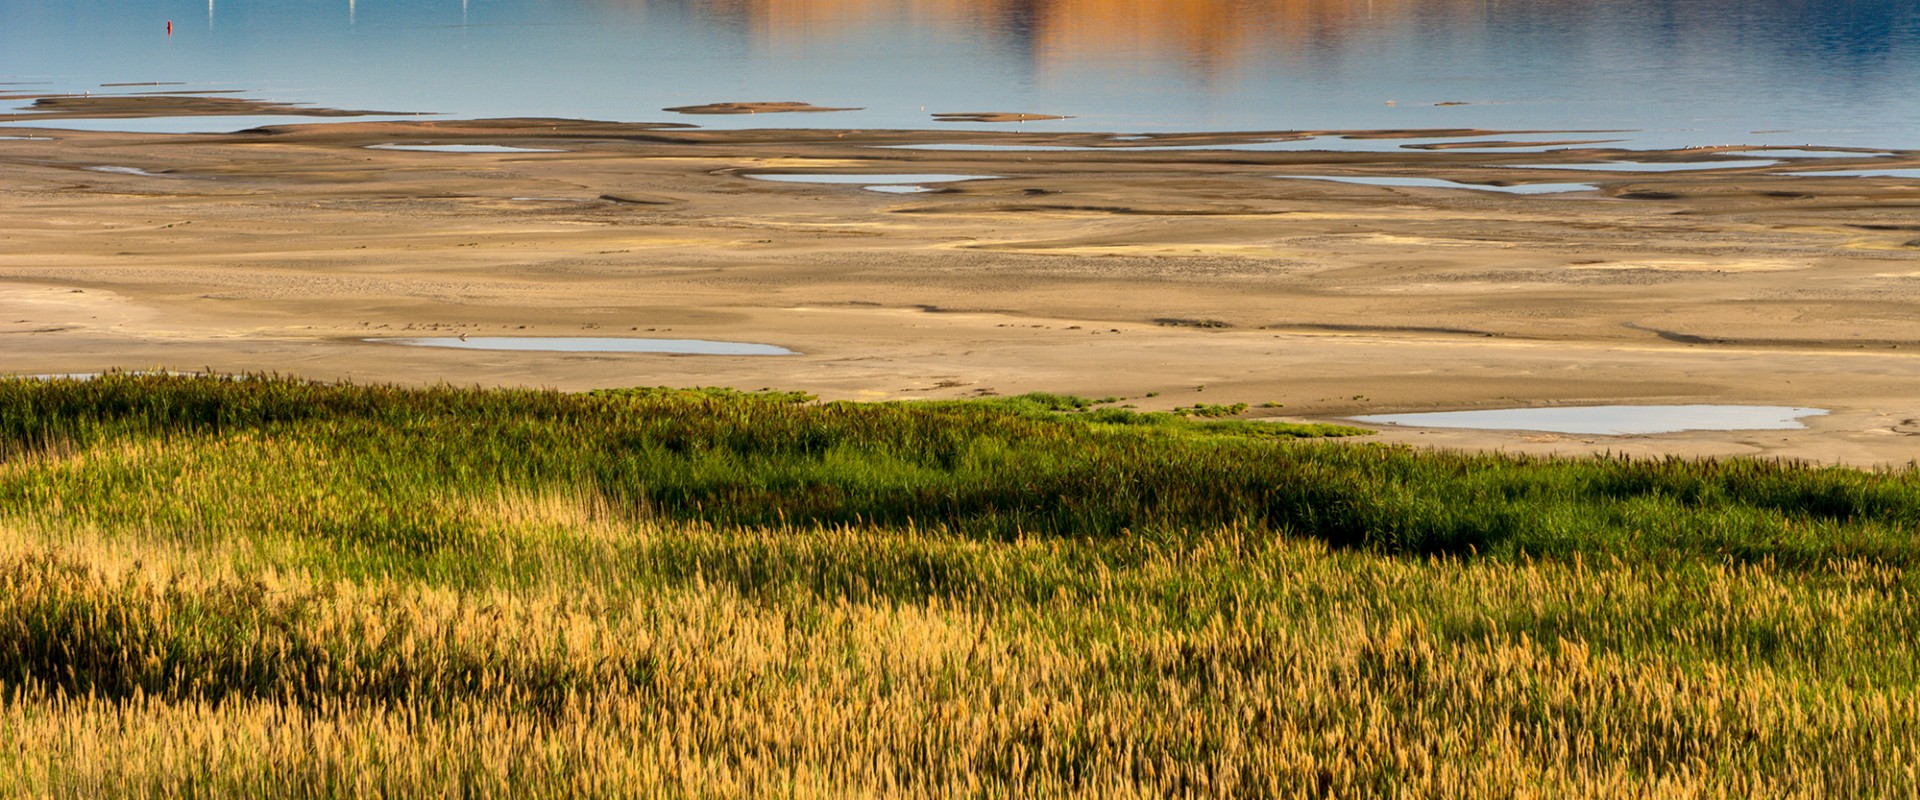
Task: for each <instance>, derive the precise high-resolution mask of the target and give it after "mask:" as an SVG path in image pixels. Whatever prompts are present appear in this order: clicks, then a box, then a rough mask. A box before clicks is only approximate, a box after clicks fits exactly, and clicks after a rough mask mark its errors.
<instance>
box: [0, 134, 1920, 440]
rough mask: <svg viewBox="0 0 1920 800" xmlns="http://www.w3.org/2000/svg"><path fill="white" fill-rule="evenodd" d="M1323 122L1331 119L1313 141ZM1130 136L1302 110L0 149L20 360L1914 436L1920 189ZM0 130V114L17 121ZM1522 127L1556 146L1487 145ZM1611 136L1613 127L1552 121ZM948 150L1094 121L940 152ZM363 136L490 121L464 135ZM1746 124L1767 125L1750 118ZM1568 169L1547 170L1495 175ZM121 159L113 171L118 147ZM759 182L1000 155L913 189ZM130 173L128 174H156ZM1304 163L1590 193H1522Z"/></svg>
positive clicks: (1461, 154) (5, 301) (1918, 436)
mask: <svg viewBox="0 0 1920 800" xmlns="http://www.w3.org/2000/svg"><path fill="white" fill-rule="evenodd" d="M1308 133H1311V132H1308ZM1349 133H1350V134H1352V135H1358V136H1368V137H1386V138H1395V137H1398V138H1405V139H1407V140H1408V141H1409V142H1410V143H1416V144H1421V145H1422V147H1421V148H1420V149H1396V150H1389V151H1388V152H1378V153H1376V152H1312V151H1298V152H1295V151H1252V150H1143V149H1139V148H1141V147H1151V146H1183V145H1195V144H1205V145H1232V144H1244V143H1247V142H1252V141H1259V140H1272V139H1288V138H1296V139H1297V138H1299V137H1300V136H1302V135H1304V134H1303V133H1302V132H1266V133H1262V134H1215V135H1180V136H1166V137H1147V138H1139V137H1114V136H1109V135H1104V134H1078V133H1034V132H1030V131H1023V130H1019V129H1008V130H1004V131H998V130H996V131H954V130H946V131H937V130H936V131H858V130H840V131H835V130H745V131H719V130H705V129H694V128H689V127H686V126H681V125H671V124H664V125H663V124H655V125H630V124H617V123H604V122H590V121H577V120H547V119H516V120H489V121H478V122H417V123H387V122H381V123H372V122H332V123H324V124H315V125H302V126H287V127H274V128H265V129H258V130H254V131H249V132H243V133H237V134H230V135H218V136H214V135H147V134H124V133H89V132H61V131H53V132H49V131H46V130H42V129H35V130H33V131H31V132H23V135H32V136H51V137H52V139H50V140H0V371H4V372H12V373H22V374H30V373H87V372H98V371H101V370H105V369H108V368H115V367H118V368H127V369H146V368H173V369H190V370H197V369H201V368H211V369H213V370H216V371H223V372H244V371H257V372H278V373H292V374H297V375H301V376H306V377H311V378H316V379H327V380H341V379H346V380H354V381H361V382H400V383H409V384H431V383H439V382H447V383H454V384H483V385H530V386H549V387H557V388H562V389H586V388H592V387H604V386H629V385H683V386H684V385H728V386H736V387H741V388H748V389H753V388H760V387H775V388H782V389H798V390H806V391H811V392H815V393H818V394H820V395H821V396H823V397H826V398H855V399H888V398H931V397H966V396H979V395H985V394H1012V393H1019V392H1026V391H1038V390H1044V391H1055V392H1071V393H1076V394H1083V395H1090V396H1095V397H1106V396H1119V397H1125V398H1128V399H1127V400H1126V402H1129V403H1132V404H1134V405H1136V406H1138V407H1141V408H1149V409H1152V408H1172V407H1175V406H1186V405H1192V404H1194V403H1196V402H1201V403H1235V402H1246V403H1249V404H1251V405H1254V406H1260V405H1261V404H1263V403H1279V404H1284V405H1283V406H1282V407H1279V408H1255V409H1254V410H1253V411H1251V412H1249V415H1250V416H1271V417H1275V418H1284V419H1315V420H1320V419H1327V418H1332V417H1340V416H1343V415H1348V414H1363V413H1386V412H1398V411H1429V410H1452V409H1468V408H1498V407H1512V406H1530V405H1568V404H1601V403H1608V404H1611V403H1647V404H1683V403H1752V404H1763V405H1792V406H1816V407H1821V408H1827V409H1831V410H1832V411H1833V413H1832V414H1830V415H1828V416H1825V417H1818V418H1813V419H1811V420H1809V425H1810V427H1809V428H1808V429H1807V430H1804V431H1755V432H1735V433H1725V432H1703V433H1688V434H1670V435H1659V436H1628V437H1599V436H1589V437H1580V436H1567V435H1550V434H1529V433H1509V432H1476V431H1419V430H1392V431H1387V432H1384V433H1382V434H1381V435H1380V436H1378V437H1374V438H1375V439H1377V440H1385V441H1399V442H1410V443H1415V444H1420V445H1433V446H1443V447H1458V448H1476V449H1500V450H1507V451H1513V452H1530V453H1548V452H1553V453H1580V452H1626V453H1636V454H1668V453H1671V454H1683V455H1704V454H1712V455H1727V454H1744V455H1760V456H1784V457H1793V458H1805V459H1811V460H1815V461H1822V462H1844V463H1850V464H1859V465H1883V464H1905V463H1907V462H1909V461H1911V460H1912V459H1914V458H1915V456H1916V454H1920V184H1916V182H1915V181H1912V180H1901V179H1890V178H1848V177H1792V176H1789V175H1783V174H1780V173H1783V172H1790V171H1792V170H1795V169H1800V170H1809V171H1811V170H1832V169H1846V168H1858V167H1861V166H1865V165H1871V166H1873V167H1874V168H1890V167H1913V166H1920V153H1917V152H1902V153H1895V154H1890V155H1881V156H1876V155H1873V154H1871V153H1851V154H1847V155H1843V156H1839V157H1834V156H1831V155H1828V156H1824V157H1816V156H1808V157H1806V158H1804V159H1793V158H1789V159H1785V160H1784V161H1782V163H1781V164H1779V165H1775V166H1768V167H1738V168H1731V169H1721V170H1711V169H1710V170H1684V171H1664V172H1621V171H1594V170H1582V169H1580V168H1579V162H1581V161H1589V162H1594V161H1601V160H1605V159H1609V158H1612V159H1617V160H1632V161H1638V162H1647V163H1659V162H1662V161H1711V160H1714V159H1721V160H1727V161H1743V160H1744V161H1751V160H1753V159H1752V158H1743V157H1742V156H1741V155H1740V152H1739V149H1738V148H1721V149H1708V150H1687V151H1672V152H1645V151H1639V152H1632V153H1626V152H1623V151H1617V150H1610V149H1607V148H1608V146H1607V145H1605V144H1595V145H1576V146H1575V147H1576V149H1573V150H1569V151H1564V152H1558V153H1539V152H1528V151H1525V150H1522V149H1516V148H1500V147H1491V148H1486V149H1484V150H1481V151H1478V152H1468V151H1466V150H1464V149H1462V148H1459V147H1433V146H1431V145H1433V144H1435V143H1434V142H1433V141H1431V140H1433V139H1436V138H1445V137H1447V136H1453V137H1458V138H1465V137H1468V136H1474V135H1487V134H1490V133H1493V132H1486V131H1455V132H1444V133H1434V132H1400V131H1367V132H1349ZM8 134H9V132H8V131H6V130H5V129H0V136H5V135H8ZM1497 138H1499V139H1502V140H1511V141H1518V142H1521V143H1527V142H1529V141H1530V142H1533V143H1537V142H1541V141H1549V140H1551V139H1553V138H1555V137H1552V136H1541V135H1530V136H1521V135H1520V134H1518V133H1514V134H1500V135H1499V136H1498V137H1497ZM1557 138H1559V139H1563V140H1590V139H1600V138H1604V135H1603V134H1578V135H1572V134H1569V135H1563V136H1559V137H1557ZM936 143H960V144H974V145H982V144H1000V145H1014V146H1027V147H1045V148H1059V147H1083V148H1086V149H1078V150H1056V149H1048V150H1038V151H1034V150H1021V149H1018V148H1017V147H1007V148H1004V149H992V150H965V151H940V150H923V149H890V148H888V147H885V146H886V145H913V144H922V145H924V144H936ZM378 144H400V145H414V144H431V145H448V144H458V145H506V146H516V147H527V148H540V149H557V150H562V151H564V152H552V153H444V152H417V151H401V150H383V149H367V146H369V145H378ZM1755 149H1758V148H1755ZM1544 164H1564V165H1567V167H1566V168H1565V169H1537V168H1529V169H1509V168H1507V167H1512V166H1523V165H1544ZM100 167H117V168H127V169H123V170H115V171H99V170H98V168H100ZM756 172H833V173H862V174H866V173H915V174H966V175H994V176H1001V178H1000V179H997V180H975V181H966V182H959V183H949V184H935V185H934V188H935V189H936V191H933V192H929V193H924V194H912V195H899V194H882V193H878V192H871V191H865V190H863V189H861V188H860V187H859V186H858V185H857V184H856V185H821V184H798V183H775V182H768V181H756V180H749V179H747V178H746V177H745V175H747V174H751V173H756ZM141 173H145V174H141ZM1287 175H1296V176H1346V177H1420V178H1441V179H1446V180H1452V181H1460V182H1464V183H1468V184H1473V183H1479V184H1488V185H1506V184H1513V183H1569V182H1582V183H1592V184H1594V185H1595V186H1596V187H1597V188H1596V189H1595V190H1593V191H1585V192H1576V193H1572V194H1555V195H1510V194H1500V193H1494V192H1484V191H1472V190H1470V189H1451V188H1401V187H1392V186H1372V185H1358V184H1351V183H1341V182H1332V181H1322V180H1283V179H1281V178H1282V177H1284V176H1287ZM458 334H468V335H471V336H570V337H578V336H647V337H659V338H675V339H712V340H723V341H740V342H757V343H766V344H773V345H779V346H782V347H787V348H791V349H793V350H797V351H799V352H800V353H801V355H798V356H783V357H779V358H751V357H712V356H679V355H648V354H582V353H528V352H513V351H472V350H453V349H441V348H409V347H402V346H397V345H392V344H380V343H371V342H367V341H365V340H366V339H368V338H372V337H397V336H416V337H417V336H433V335H445V336H453V335H458Z"/></svg>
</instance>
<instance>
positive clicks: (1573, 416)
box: [1348, 405, 1827, 436]
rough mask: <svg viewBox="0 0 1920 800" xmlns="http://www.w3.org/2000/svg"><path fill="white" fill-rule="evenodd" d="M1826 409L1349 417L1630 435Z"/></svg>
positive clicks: (1748, 425) (1762, 425)
mask: <svg viewBox="0 0 1920 800" xmlns="http://www.w3.org/2000/svg"><path fill="white" fill-rule="evenodd" d="M1826 413H1827V411H1826V409H1822V408H1799V407H1793V406H1727V405H1689V406H1563V407H1553V408H1502V409H1489V410H1485V411H1437V412H1430V413H1424V414H1371V415H1367V416H1361V417H1348V419H1350V420H1353V421H1354V422H1364V423H1368V424H1372V425H1402V426H1406V427H1412V428H1466V429H1471V430H1500V431H1541V432H1544V433H1574V434H1589V435H1599V436H1630V435H1642V434H1652V433H1682V432H1685V431H1756V430H1793V429H1801V428H1805V427H1806V425H1804V424H1801V422H1800V418H1801V417H1817V416H1821V415H1824V414H1826Z"/></svg>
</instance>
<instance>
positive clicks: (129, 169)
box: [81, 167, 164, 178]
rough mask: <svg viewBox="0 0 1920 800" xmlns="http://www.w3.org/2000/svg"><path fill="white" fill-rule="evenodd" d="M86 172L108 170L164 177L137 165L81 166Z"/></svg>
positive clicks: (114, 172) (119, 173)
mask: <svg viewBox="0 0 1920 800" xmlns="http://www.w3.org/2000/svg"><path fill="white" fill-rule="evenodd" d="M81 169H84V170H86V171H88V172H110V173H112V174H115V175H145V176H147V177H149V178H159V177H164V176H161V175H155V174H153V173H151V172H148V171H146V170H144V169H141V168H139V167H81Z"/></svg>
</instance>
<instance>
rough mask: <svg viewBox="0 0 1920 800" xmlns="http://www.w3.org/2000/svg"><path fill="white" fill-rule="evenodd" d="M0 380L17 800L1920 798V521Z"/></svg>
mask: <svg viewBox="0 0 1920 800" xmlns="http://www.w3.org/2000/svg"><path fill="white" fill-rule="evenodd" d="M1107 405H1108V404H1105V403H1096V402H1092V401H1088V400H1085V399H1082V398H1074V397H1066V396H1056V395H1039V394H1036V395H1027V396H1023V397H1014V398H993V399H988V400H978V401H966V402H921V403H882V404H854V403H817V402H814V401H813V400H812V399H811V398H808V397H805V396H803V395H795V394H788V393H773V392H761V393H743V392H734V391H727V390H672V389H627V390H618V391H605V392H593V393H587V394H578V395H569V394H561V393H555V392H534V391H517V390H502V391H481V390H466V389H429V390H411V389H399V388H393V387H356V386H326V385H318V384H310V383H302V382H297V381H291V380H281V379H246V380H225V379H210V378H208V379H188V378H177V377H158V376H155V377H136V376H124V375H120V376H108V377H105V378H102V379H100V380H96V381H86V382H75V381H53V382H32V381H11V382H0V793H6V794H9V795H17V796H28V797H80V796H146V797H261V796H276V797H278V796H286V797H343V796H387V797H416V796H418V797H452V796H459V797H516V798H517V797H553V798H560V797H577V796H620V797H626V796H644V797H756V796H804V797H828V796H835V797H838V796H848V795H871V796H888V797H953V796H992V797H1035V798H1039V797H1047V798H1051V797H1088V798H1094V797H1099V798H1106V797H1167V796H1198V795H1209V796H1240V797H1282V796H1313V797H1325V796H1339V797H1371V796H1409V797H1482V796H1493V797H1511V796H1521V795H1533V796H1588V797H1599V796H1621V795H1629V796H1666V795H1674V796H1690V797H1759V796H1766V797H1774V796H1833V797H1882V796H1883V797H1908V796H1912V795H1913V794H1914V792H1915V791H1916V790H1920V784H1917V783H1916V781H1915V773H1914V772H1913V771H1912V769H1911V763H1912V754H1913V753H1914V752H1916V751H1917V750H1920V605H1916V604H1915V603H1914V602H1912V599H1913V597H1914V596H1915V594H1916V593H1920V580H1916V576H1920V571H1917V570H1916V569H1915V567H1916V564H1915V553H1916V549H1917V547H1916V542H1915V540H1914V533H1913V532H1914V530H1915V522H1916V507H1917V506H1920V501H1917V500H1916V486H1915V476H1914V474H1913V473H1912V472H1897V473H1870V472H1862V471H1856V470H1845V469H1834V468H1811V467H1807V466H1804V465H1795V464H1787V463H1775V462H1758V461H1744V460H1727V461H1685V460H1631V459H1622V458H1601V459H1579V460H1558V461H1556V460H1537V459H1517V458H1508V457H1499V456H1463V455H1445V454H1434V453H1424V452H1419V451H1414V450H1409V449H1405V448H1398V447H1390V446H1382V445H1378V444H1371V443H1367V442H1366V441H1364V440H1352V441H1340V442H1334V441H1325V439H1326V438H1328V437H1330V436H1338V435H1344V434H1349V433H1353V432H1354V431H1352V430H1351V429H1344V428H1336V427H1324V426H1288V425H1277V424H1269V423H1263V422H1258V421H1251V420H1235V419H1211V418H1199V419H1195V418H1189V417H1186V416H1184V415H1176V414H1167V413H1159V414H1148V413H1138V412H1133V411H1129V410H1126V409H1120V408H1111V407H1105V406H1107Z"/></svg>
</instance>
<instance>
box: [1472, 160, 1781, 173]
mask: <svg viewBox="0 0 1920 800" xmlns="http://www.w3.org/2000/svg"><path fill="white" fill-rule="evenodd" d="M1779 163H1780V162H1779V161H1777V160H1774V159H1768V160H1765V161H1595V162H1591V163H1581V164H1510V165H1508V166H1507V168H1508V169H1577V170H1590V171H1594V172H1691V171H1694V170H1706V169H1752V168H1754V167H1771V166H1775V165H1777V164H1779Z"/></svg>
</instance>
